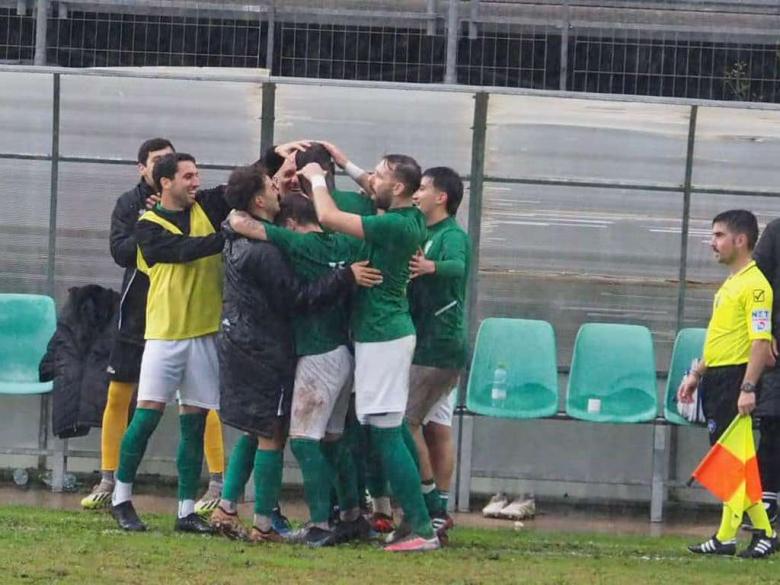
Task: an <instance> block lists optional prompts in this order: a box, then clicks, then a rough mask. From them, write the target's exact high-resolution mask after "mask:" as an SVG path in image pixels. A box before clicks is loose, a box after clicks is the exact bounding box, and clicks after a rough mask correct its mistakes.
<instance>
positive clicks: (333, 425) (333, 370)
mask: <svg viewBox="0 0 780 585" xmlns="http://www.w3.org/2000/svg"><path fill="white" fill-rule="evenodd" d="M354 365H355V362H354V359H353V358H352V354H351V353H350V351H349V350H348V349H347V347H346V346H345V345H341V346H339V347H337V348H336V349H334V350H333V351H329V352H328V353H321V354H317V355H306V356H302V357H301V358H299V359H298V367H297V368H296V370H295V385H294V386H293V397H292V412H291V414H290V437H301V438H303V437H305V438H307V439H314V440H320V439H322V438H323V437H324V436H325V433H329V434H337V435H338V434H341V433H343V432H344V420H345V418H346V416H347V408H348V407H349V398H350V394H351V393H352V373H353V370H354Z"/></svg>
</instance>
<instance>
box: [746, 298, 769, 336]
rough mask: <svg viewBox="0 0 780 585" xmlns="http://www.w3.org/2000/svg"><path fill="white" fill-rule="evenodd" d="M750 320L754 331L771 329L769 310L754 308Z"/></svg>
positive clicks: (761, 331)
mask: <svg viewBox="0 0 780 585" xmlns="http://www.w3.org/2000/svg"><path fill="white" fill-rule="evenodd" d="M762 292H763V291H762ZM750 321H751V323H752V324H753V331H754V332H755V333H763V332H765V331H771V313H770V312H769V311H765V310H761V309H756V310H755V311H753V312H752V313H751V315H750Z"/></svg>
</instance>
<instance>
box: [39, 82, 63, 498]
mask: <svg viewBox="0 0 780 585" xmlns="http://www.w3.org/2000/svg"><path fill="white" fill-rule="evenodd" d="M59 159H60V74H59V73H55V74H54V76H53V79H52V113H51V175H50V190H49V244H48V251H47V254H48V256H47V259H46V260H47V263H46V291H47V293H48V294H49V295H51V296H52V297H54V284H55V282H54V269H55V257H56V247H57V190H58V181H59V163H60V160H59ZM50 405H51V394H42V395H41V408H40V419H39V421H38V448H39V449H40V450H41V451H42V452H43V451H45V450H47V449H48V447H49V410H50ZM64 457H65V454H64V451H63V453H62V460H61V461H58V462H57V465H56V467H57V469H58V470H59V469H61V470H62V473H60V474H59V476H58V477H57V478H52V480H53V486H52V487H56V486H57V484H59V486H60V490H61V489H62V488H61V486H62V476H63V474H64V471H65V462H64ZM45 462H46V456H45V455H41V456H39V457H38V468H39V469H43V468H44V467H45ZM60 463H62V465H61V466H60Z"/></svg>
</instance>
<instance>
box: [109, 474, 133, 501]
mask: <svg viewBox="0 0 780 585" xmlns="http://www.w3.org/2000/svg"><path fill="white" fill-rule="evenodd" d="M132 497H133V484H132V483H125V482H123V481H119V480H118V479H117V480H116V482H115V483H114V493H112V494H111V504H112V505H114V506H118V505H119V504H121V503H123V502H127V501H128V500H130V499H132Z"/></svg>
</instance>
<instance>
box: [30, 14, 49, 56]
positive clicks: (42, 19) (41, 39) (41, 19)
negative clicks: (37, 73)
mask: <svg viewBox="0 0 780 585" xmlns="http://www.w3.org/2000/svg"><path fill="white" fill-rule="evenodd" d="M48 16H49V0H36V2H35V57H34V60H33V63H34V64H35V65H46V25H47V22H48Z"/></svg>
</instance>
